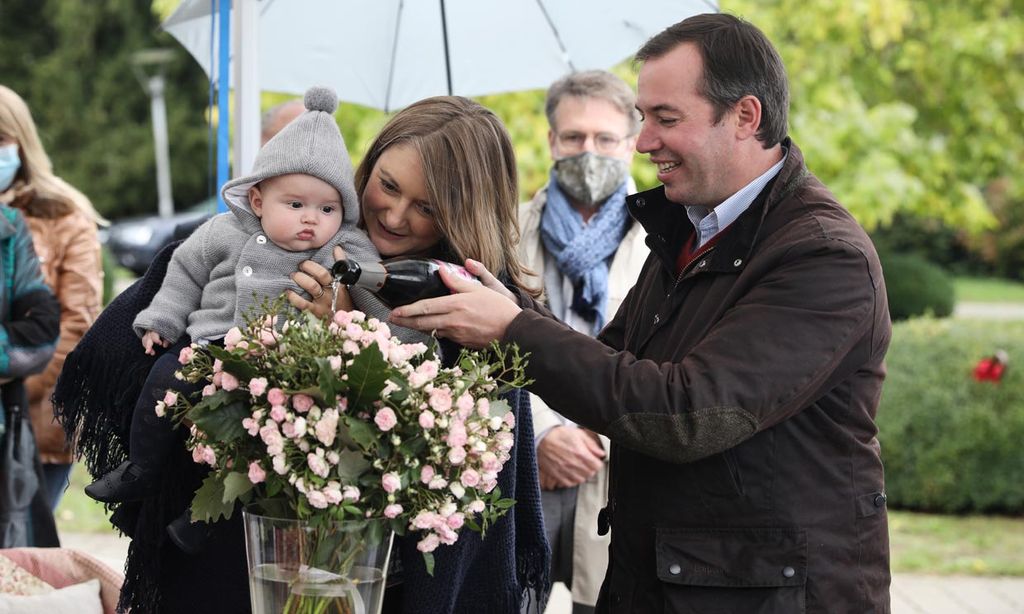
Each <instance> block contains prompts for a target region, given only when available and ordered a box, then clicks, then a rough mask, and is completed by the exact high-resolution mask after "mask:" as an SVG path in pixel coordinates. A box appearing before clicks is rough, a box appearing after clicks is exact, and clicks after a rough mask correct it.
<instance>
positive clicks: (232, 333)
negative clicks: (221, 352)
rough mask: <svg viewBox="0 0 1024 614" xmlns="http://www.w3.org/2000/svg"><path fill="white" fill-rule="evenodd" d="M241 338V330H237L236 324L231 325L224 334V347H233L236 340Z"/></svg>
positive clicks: (236, 343)
mask: <svg viewBox="0 0 1024 614" xmlns="http://www.w3.org/2000/svg"><path fill="white" fill-rule="evenodd" d="M241 340H242V331H240V330H238V327H237V326H233V327H231V330H229V331H228V334H226V335H224V347H225V348H227V349H229V350H231V349H234V347H235V346H236V345H238V342H239V341H241Z"/></svg>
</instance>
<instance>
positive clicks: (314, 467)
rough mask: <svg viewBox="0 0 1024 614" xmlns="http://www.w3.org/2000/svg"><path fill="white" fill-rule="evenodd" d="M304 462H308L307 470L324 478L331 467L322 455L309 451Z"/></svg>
mask: <svg viewBox="0 0 1024 614" xmlns="http://www.w3.org/2000/svg"><path fill="white" fill-rule="evenodd" d="M306 463H307V464H309V470H310V471H312V472H313V473H315V474H316V475H318V476H320V477H322V478H326V477H327V474H328V473H330V471H331V467H330V465H328V464H327V461H326V460H324V458H323V457H322V456H318V455H316V454H313V453H312V452H310V453H309V454H307V455H306Z"/></svg>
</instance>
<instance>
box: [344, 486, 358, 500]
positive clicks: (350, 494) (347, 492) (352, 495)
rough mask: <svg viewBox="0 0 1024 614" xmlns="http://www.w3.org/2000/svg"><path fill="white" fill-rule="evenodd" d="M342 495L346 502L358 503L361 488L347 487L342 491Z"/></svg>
mask: <svg viewBox="0 0 1024 614" xmlns="http://www.w3.org/2000/svg"><path fill="white" fill-rule="evenodd" d="M341 495H342V496H343V497H344V498H345V500H346V501H352V502H356V501H358V500H359V496H360V493H359V488H358V487H356V486H345V487H344V488H342V489H341Z"/></svg>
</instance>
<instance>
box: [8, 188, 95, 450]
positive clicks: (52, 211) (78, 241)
mask: <svg viewBox="0 0 1024 614" xmlns="http://www.w3.org/2000/svg"><path fill="white" fill-rule="evenodd" d="M13 205H14V206H16V207H18V208H19V209H20V210H21V211H22V212H23V213H24V215H25V221H26V223H27V225H28V228H29V231H30V232H31V233H32V244H33V246H34V247H35V250H36V255H37V256H38V257H39V266H40V268H41V269H42V272H43V278H44V279H45V280H46V285H48V286H50V288H51V289H52V290H53V292H54V294H55V295H56V296H57V300H58V301H60V340H59V341H58V343H57V350H56V352H54V355H53V359H52V360H51V361H50V364H49V365H47V367H46V370H45V371H43V372H42V373H40V374H38V375H33V376H32V377H29V378H27V379H26V380H25V387H26V389H27V391H28V401H29V408H30V412H31V416H32V428H33V430H34V431H35V435H36V445H37V447H38V449H39V458H40V460H41V461H42V462H43V463H56V464H66V463H70V462H72V460H73V459H72V453H71V448H70V447H69V446H68V445H67V444H66V442H65V437H64V430H63V429H62V428H61V426H60V425H59V424H57V423H56V422H55V421H54V419H53V407H52V406H51V404H50V395H51V394H52V393H53V386H54V384H56V382H57V376H58V375H60V371H61V369H62V368H63V366H64V359H65V358H66V357H67V355H68V353H69V352H71V350H72V349H74V347H75V345H76V344H77V343H78V341H79V339H81V338H82V335H84V334H85V331H86V330H88V329H89V327H90V326H91V325H92V323H93V322H94V321H95V320H96V316H98V315H99V312H100V309H101V308H102V300H103V267H102V264H101V259H100V243H99V239H98V238H97V232H96V223H95V222H93V221H92V220H91V219H89V217H88V216H86V214H85V213H83V212H81V211H79V210H78V209H76V208H74V207H72V206H71V205H63V204H58V203H53V202H49V201H45V202H44V201H42V200H41V199H38V198H21V199H16V200H15V201H14V203H13Z"/></svg>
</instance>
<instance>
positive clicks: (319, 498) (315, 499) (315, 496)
mask: <svg viewBox="0 0 1024 614" xmlns="http://www.w3.org/2000/svg"><path fill="white" fill-rule="evenodd" d="M306 499H307V500H309V504H310V505H312V506H313V507H315V508H317V509H321V510H322V509H324V508H325V507H327V497H325V496H324V493H322V492H320V491H319V490H309V491H307V492H306Z"/></svg>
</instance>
